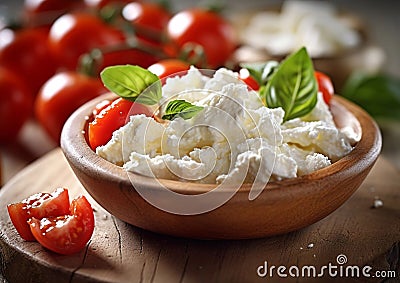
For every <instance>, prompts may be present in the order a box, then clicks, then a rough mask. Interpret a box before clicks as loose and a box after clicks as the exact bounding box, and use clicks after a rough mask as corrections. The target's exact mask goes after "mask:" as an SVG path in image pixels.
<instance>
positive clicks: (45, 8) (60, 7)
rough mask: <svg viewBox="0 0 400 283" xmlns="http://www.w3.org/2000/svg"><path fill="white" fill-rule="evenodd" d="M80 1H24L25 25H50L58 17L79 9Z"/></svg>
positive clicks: (81, 2)
mask: <svg viewBox="0 0 400 283" xmlns="http://www.w3.org/2000/svg"><path fill="white" fill-rule="evenodd" d="M82 4H83V1H82V0H25V1H24V7H23V13H24V20H26V22H27V25H33V26H37V25H46V24H51V23H52V22H53V21H54V20H55V19H57V18H58V17H59V16H61V15H63V14H65V13H67V12H69V11H72V10H74V9H78V8H80V7H81V6H83V5H82Z"/></svg>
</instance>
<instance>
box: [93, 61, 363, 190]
mask: <svg viewBox="0 0 400 283" xmlns="http://www.w3.org/2000/svg"><path fill="white" fill-rule="evenodd" d="M172 99H184V100H186V101H188V102H190V103H192V104H194V105H198V106H202V107H203V110H201V111H200V112H199V113H197V114H196V115H195V116H194V117H193V118H190V119H187V120H184V119H182V118H176V119H174V120H172V121H167V122H165V123H159V122H157V121H155V120H154V119H153V118H150V117H146V116H144V115H134V116H131V117H130V120H129V122H128V123H127V124H126V125H124V126H123V127H121V128H120V129H118V130H116V131H115V132H114V133H113V136H112V139H111V140H110V141H109V142H108V143H107V144H106V145H104V146H100V147H98V148H97V149H96V152H97V154H99V155H100V156H101V157H103V158H105V159H107V160H108V161H110V162H112V163H115V164H117V165H121V166H123V168H125V169H126V170H128V171H131V172H135V173H138V174H143V175H146V176H151V177H157V178H166V179H173V180H186V181H192V182H200V183H222V182H232V183H235V182H253V181H254V180H257V181H261V182H268V180H280V179H284V178H294V177H297V176H301V175H304V174H309V173H311V172H313V171H315V170H318V169H321V168H324V167H326V166H329V165H330V164H331V163H332V162H335V161H336V160H338V159H339V158H341V157H342V156H344V155H346V154H348V153H349V152H350V151H351V150H352V143H354V142H355V140H354V136H352V135H351V132H349V131H348V130H344V131H342V130H341V129H338V128H337V127H336V126H335V123H334V121H333V118H332V115H331V113H330V111H329V108H328V106H327V105H326V104H325V102H324V100H323V98H322V95H321V94H319V97H318V103H317V105H316V107H315V108H314V109H313V110H312V112H311V113H309V114H308V115H306V116H304V117H302V118H296V119H292V120H289V121H287V122H285V123H284V122H283V117H284V114H285V113H284V110H283V109H282V108H274V109H270V108H267V107H265V106H264V105H263V103H262V101H261V100H260V97H259V94H258V93H257V92H255V91H252V90H249V89H248V87H247V86H246V85H245V84H244V83H243V82H242V81H240V80H239V79H238V74H237V73H234V72H232V71H229V70H227V69H223V68H222V69H220V70H218V71H216V72H215V74H214V75H213V76H212V77H208V76H205V75H203V74H202V73H201V72H200V71H199V70H198V69H196V68H195V67H191V69H190V70H189V71H188V73H187V74H186V75H185V76H182V77H174V78H169V79H167V81H166V84H165V85H164V86H163V98H162V102H161V106H160V109H159V111H160V116H162V115H163V114H164V111H165V105H166V104H167V102H168V101H170V100H172Z"/></svg>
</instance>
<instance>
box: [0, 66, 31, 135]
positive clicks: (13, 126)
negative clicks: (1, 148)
mask: <svg viewBox="0 0 400 283" xmlns="http://www.w3.org/2000/svg"><path fill="white" fill-rule="evenodd" d="M32 104H33V97H32V94H31V93H30V92H29V90H28V88H27V87H26V85H25V84H24V81H23V80H22V79H21V78H19V77H18V76H17V75H16V74H14V73H13V72H11V71H9V70H7V69H5V68H3V67H0V129H1V130H0V142H3V141H12V140H14V139H15V138H16V136H17V135H18V133H19V131H20V129H21V128H22V126H23V124H24V123H25V121H26V120H28V118H29V117H30V115H31V113H32Z"/></svg>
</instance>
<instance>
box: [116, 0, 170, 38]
mask: <svg viewBox="0 0 400 283" xmlns="http://www.w3.org/2000/svg"><path fill="white" fill-rule="evenodd" d="M122 16H123V17H124V19H126V20H127V21H129V22H131V23H133V24H134V27H135V30H136V32H137V34H138V36H139V37H143V38H149V33H155V34H153V35H154V36H157V33H158V36H161V31H163V30H164V28H165V26H166V25H167V24H168V21H169V20H170V18H171V14H170V13H169V12H168V11H167V10H166V9H165V8H164V7H163V6H162V5H160V4H157V3H149V2H143V3H139V2H132V3H129V4H127V5H126V6H125V7H124V9H123V10H122ZM150 39H151V37H150Z"/></svg>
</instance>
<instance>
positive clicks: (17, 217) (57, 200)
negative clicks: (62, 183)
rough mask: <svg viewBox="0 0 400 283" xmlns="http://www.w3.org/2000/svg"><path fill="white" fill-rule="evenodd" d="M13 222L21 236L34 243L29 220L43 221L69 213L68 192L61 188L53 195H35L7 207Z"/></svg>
mask: <svg viewBox="0 0 400 283" xmlns="http://www.w3.org/2000/svg"><path fill="white" fill-rule="evenodd" d="M7 209H8V214H9V215H10V218H11V221H12V223H13V224H14V226H15V229H17V231H18V233H19V235H20V236H21V237H22V238H23V239H24V240H26V241H34V240H35V237H33V235H32V233H31V229H30V227H29V224H28V222H27V221H28V220H29V219H30V218H32V217H35V218H38V219H42V218H44V217H51V216H57V215H65V214H68V213H69V196H68V190H66V189H62V188H59V189H57V190H56V191H54V192H53V193H51V194H49V193H38V194H34V195H32V196H30V197H28V198H26V199H24V200H23V201H21V202H18V203H13V204H9V205H8V206H7Z"/></svg>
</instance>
